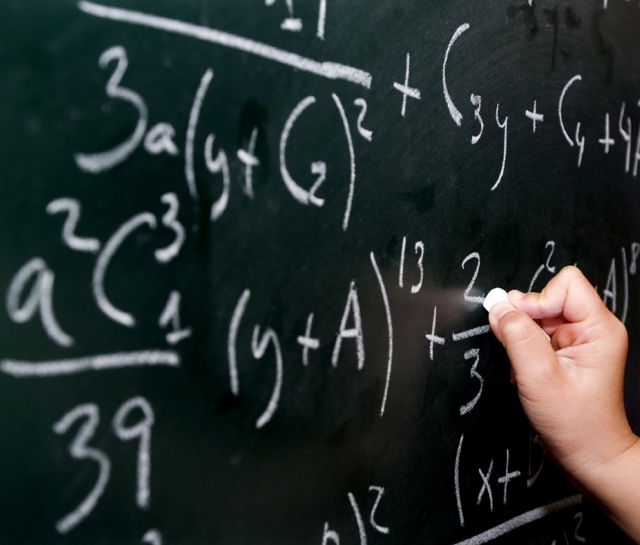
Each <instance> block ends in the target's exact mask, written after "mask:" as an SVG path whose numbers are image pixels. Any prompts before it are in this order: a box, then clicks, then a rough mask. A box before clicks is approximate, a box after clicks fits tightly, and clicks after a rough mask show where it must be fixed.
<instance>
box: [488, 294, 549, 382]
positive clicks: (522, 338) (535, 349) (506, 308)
mask: <svg viewBox="0 0 640 545" xmlns="http://www.w3.org/2000/svg"><path fill="white" fill-rule="evenodd" d="M489 323H490V324H491V329H492V330H493V332H494V334H495V336H496V337H497V338H498V340H499V341H500V342H501V343H502V345H503V346H504V347H505V348H506V350H507V355H508V356H509V361H511V365H512V367H513V371H514V374H515V379H516V382H522V378H525V379H526V378H534V376H535V377H536V378H537V379H542V380H545V379H551V378H553V376H554V375H555V374H556V372H557V364H558V360H557V358H556V353H555V351H554V350H553V347H552V346H551V344H550V343H549V340H548V338H547V337H546V335H545V334H544V332H543V331H542V330H541V329H540V326H539V325H538V324H537V323H536V322H534V321H533V319H531V318H530V317H529V316H528V315H527V314H525V313H524V312H522V311H520V310H517V309H516V308H515V307H514V306H513V305H512V304H511V303H506V302H505V303H498V304H496V305H493V306H492V307H491V311H490V312H489ZM519 378H520V381H519V380H518V379H519ZM527 382H528V381H527ZM536 382H537V381H536Z"/></svg>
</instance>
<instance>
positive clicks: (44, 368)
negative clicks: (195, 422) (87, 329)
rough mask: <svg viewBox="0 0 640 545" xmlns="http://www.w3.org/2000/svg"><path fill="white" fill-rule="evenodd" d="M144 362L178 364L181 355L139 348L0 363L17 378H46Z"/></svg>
mask: <svg viewBox="0 0 640 545" xmlns="http://www.w3.org/2000/svg"><path fill="white" fill-rule="evenodd" d="M145 365H154V366H155V365H167V366H169V367H179V366H180V356H179V355H178V354H177V353H176V352H172V351H170V350H141V351H139V352H120V353H116V354H101V355H98V356H87V357H83V358H73V359H65V360H52V361H43V362H29V361H18V360H8V359H7V360H2V361H1V362H0V371H2V372H3V373H6V374H7V375H11V376H13V377H16V378H27V377H41V378H46V377H55V376H59V375H73V374H75V373H83V372H85V371H109V370H111V369H122V368H124V367H142V366H145Z"/></svg>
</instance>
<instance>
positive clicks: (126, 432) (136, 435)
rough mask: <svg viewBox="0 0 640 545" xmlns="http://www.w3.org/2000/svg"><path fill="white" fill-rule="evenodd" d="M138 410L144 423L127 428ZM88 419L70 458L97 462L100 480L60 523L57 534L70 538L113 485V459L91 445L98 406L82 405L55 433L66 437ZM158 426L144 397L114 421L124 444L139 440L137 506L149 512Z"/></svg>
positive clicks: (122, 408)
mask: <svg viewBox="0 0 640 545" xmlns="http://www.w3.org/2000/svg"><path fill="white" fill-rule="evenodd" d="M134 409H140V410H141V411H142V414H143V417H142V419H141V420H140V421H139V422H137V423H136V424H134V425H132V426H129V427H127V426H125V424H124V422H125V420H126V419H127V417H128V416H129V414H130V413H131V412H132V411H133V410H134ZM80 419H84V423H83V424H82V425H81V426H80V430H79V431H78V433H77V435H76V436H75V439H74V440H73V441H72V442H71V444H70V445H69V454H70V455H71V457H72V458H73V459H74V460H93V461H94V462H96V463H97V464H98V466H99V468H100V472H99V474H98V480H97V481H96V484H95V485H94V486H93V489H92V490H91V492H90V493H89V495H88V496H87V497H86V498H85V499H84V500H83V501H82V502H81V503H80V505H78V507H76V508H75V509H74V510H73V511H72V512H71V513H69V514H67V515H65V516H64V517H63V518H61V519H60V520H59V521H58V522H56V530H57V531H58V532H59V533H61V534H66V533H68V532H70V531H71V530H73V529H74V528H75V527H76V526H77V525H78V524H80V523H81V522H82V521H83V520H84V519H85V518H86V517H87V516H88V515H89V514H90V513H91V511H93V509H94V508H95V506H96V504H97V503H98V500H99V499H100V496H101V495H102V493H103V492H104V489H105V487H106V485H107V483H108V481H109V474H110V472H111V461H110V460H109V457H108V456H107V455H106V454H105V453H104V452H102V451H101V450H98V449H96V448H94V447H90V446H89V445H88V444H87V443H88V442H89V441H90V440H91V439H92V438H93V435H94V433H95V431H96V429H97V427H98V425H99V424H100V410H99V408H98V406H97V405H95V404H94V403H85V404H83V405H78V406H77V407H75V408H74V409H72V410H71V411H69V412H68V413H67V414H65V415H64V416H63V417H62V418H61V419H60V420H58V422H56V423H55V424H54V425H53V431H54V432H55V433H57V434H58V435H63V434H65V433H67V432H68V431H69V429H71V426H73V424H74V423H75V422H76V421H78V420H80ZM153 423H154V414H153V409H152V408H151V405H150V404H149V402H148V401H147V400H146V399H145V398H143V397H139V396H138V397H133V398H131V399H129V400H128V401H126V402H125V403H123V404H122V405H121V406H120V408H119V409H118V411H117V412H116V414H115V416H114V418H113V423H112V426H113V431H114V433H115V434H116V436H117V437H118V438H119V439H121V440H122V441H129V440H130V439H138V440H139V444H138V464H137V486H136V503H137V504H138V507H140V508H142V509H148V508H149V477H150V476H151V427H152V426H153Z"/></svg>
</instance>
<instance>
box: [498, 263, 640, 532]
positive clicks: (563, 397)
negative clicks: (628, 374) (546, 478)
mask: <svg viewBox="0 0 640 545" xmlns="http://www.w3.org/2000/svg"><path fill="white" fill-rule="evenodd" d="M508 297H509V302H505V303H498V304H495V305H493V307H492V308H491V311H490V312H489V322H490V324H491V328H492V330H493V332H494V334H495V335H496V337H497V338H498V339H499V340H500V342H501V343H502V344H503V345H504V347H505V348H506V350H507V354H508V356H509V360H510V361H511V366H512V382H514V384H515V385H516V386H517V388H518V395H519V397H520V401H521V403H522V407H523V408H524V411H525V412H526V414H527V416H528V417H529V420H530V422H531V425H532V426H533V428H534V429H535V430H536V432H537V433H538V435H539V437H540V439H541V441H542V444H543V446H544V448H545V451H546V453H547V454H548V456H549V457H550V458H551V459H553V460H554V461H555V462H556V463H557V464H558V466H559V467H560V468H561V469H562V470H563V471H564V472H565V473H566V474H567V475H568V477H569V479H570V480H571V481H572V482H573V484H574V485H575V486H576V487H577V488H578V489H579V490H580V491H581V492H583V493H584V494H585V495H587V496H588V497H590V498H591V499H592V500H593V501H594V502H595V503H597V504H598V505H599V506H600V507H601V508H602V509H603V510H604V511H605V512H606V513H607V515H608V516H609V517H610V518H611V519H612V520H613V521H614V522H615V523H616V524H617V525H618V526H620V527H621V528H622V529H623V530H624V531H625V532H626V533H627V534H628V535H629V536H630V537H631V538H632V539H633V540H634V541H635V542H636V543H640V439H639V438H638V437H636V435H635V434H634V433H633V432H632V431H631V428H630V426H629V423H628V421H627V417H626V414H625V411H624V404H623V381H624V368H625V362H626V357H627V331H626V328H625V327H624V325H623V324H622V323H621V322H620V321H619V320H618V319H617V318H616V317H615V316H614V315H613V314H612V313H611V312H610V311H609V309H607V307H606V306H605V305H604V303H603V302H602V300H601V299H600V297H599V296H598V294H597V292H596V291H595V290H594V289H593V287H592V286H591V284H590V283H589V281H588V280H587V279H586V278H585V277H584V275H583V274H582V273H581V272H580V270H579V269H577V268H576V267H566V268H564V269H562V271H560V273H558V274H557V275H556V276H555V277H554V278H553V279H552V280H551V281H550V282H549V283H548V284H547V286H546V287H545V288H544V289H543V290H542V292H541V293H528V294H523V293H521V292H519V291H515V290H514V291H511V292H509V294H508ZM541 329H542V330H544V331H545V332H546V333H547V334H548V335H549V336H551V342H549V341H548V340H547V338H546V337H545V335H544V334H543V333H542V331H541Z"/></svg>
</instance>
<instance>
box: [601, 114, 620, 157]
mask: <svg viewBox="0 0 640 545" xmlns="http://www.w3.org/2000/svg"><path fill="white" fill-rule="evenodd" d="M598 142H599V143H600V144H602V145H603V146H604V152H605V153H606V154H608V153H609V148H610V147H611V146H613V145H615V143H616V141H615V140H614V139H613V138H611V136H609V114H607V115H606V117H605V118H604V138H601V139H600V140H598Z"/></svg>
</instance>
